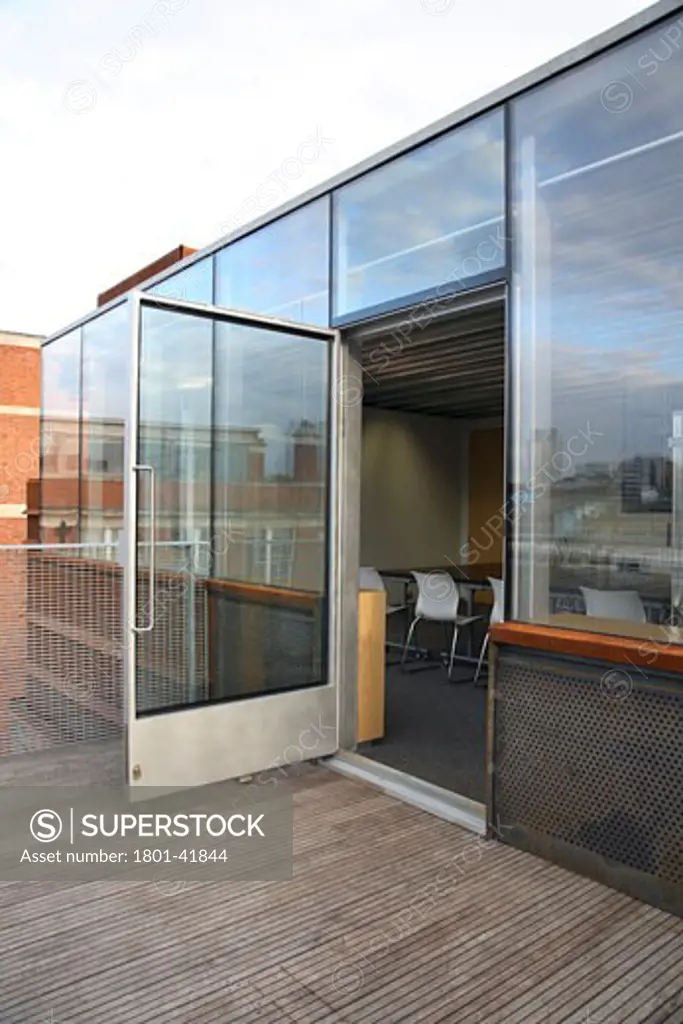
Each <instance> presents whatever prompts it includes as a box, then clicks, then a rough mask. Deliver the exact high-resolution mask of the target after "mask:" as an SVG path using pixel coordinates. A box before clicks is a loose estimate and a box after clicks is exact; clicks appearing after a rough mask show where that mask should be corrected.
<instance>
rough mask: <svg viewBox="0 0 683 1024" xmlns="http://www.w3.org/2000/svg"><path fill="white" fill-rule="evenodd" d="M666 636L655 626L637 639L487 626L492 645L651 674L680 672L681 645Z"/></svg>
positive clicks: (532, 626) (522, 624) (509, 625)
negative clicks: (617, 666) (632, 668)
mask: <svg viewBox="0 0 683 1024" xmlns="http://www.w3.org/2000/svg"><path fill="white" fill-rule="evenodd" d="M616 625H617V624H616V623H615V627H616ZM666 635H667V634H666V632H665V627H663V626H657V625H655V624H651V625H649V626H648V625H645V626H644V627H643V635H642V636H639V637H630V636H609V635H607V634H606V633H592V632H589V631H587V630H578V629H560V628H558V627H555V626H543V625H537V624H534V623H525V622H501V623H498V624H497V625H493V626H491V640H492V641H493V642H494V643H496V644H503V645H508V646H514V647H526V648H528V649H530V650H535V651H550V652H552V653H553V654H566V655H568V656H569V657H573V658H589V659H591V660H595V661H607V662H615V663H617V664H620V665H625V664H630V665H633V666H634V667H642V668H643V669H647V668H650V669H652V670H653V671H661V672H683V644H680V643H675V642H671V641H667V640H666V639H665V637H666Z"/></svg>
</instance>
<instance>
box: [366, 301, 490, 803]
mask: <svg viewBox="0 0 683 1024" xmlns="http://www.w3.org/2000/svg"><path fill="white" fill-rule="evenodd" d="M505 320H506V306H505V291H504V287H503V286H499V287H496V288H493V289H485V290H484V289H482V290H480V291H477V292H473V293H470V294H469V295H467V296H461V297H460V298H459V299H458V300H456V301H454V302H453V303H452V304H451V306H450V307H449V308H448V309H445V308H444V309H443V311H441V312H440V313H439V315H431V316H428V317H423V318H422V320H420V319H418V318H416V317H407V316H406V314H405V313H404V314H403V316H401V317H397V318H393V319H392V320H391V321H388V320H386V321H384V322H380V321H375V322H374V323H372V324H368V325H365V327H364V328H363V329H362V330H361V331H359V332H358V333H357V341H358V342H359V343H360V344H361V345H362V360H363V370H364V382H363V383H364V394H363V410H362V411H363V427H362V467H361V528H360V566H359V570H360V571H359V694H358V701H359V705H358V707H359V718H358V748H357V750H358V753H359V754H362V755H364V756H365V757H367V758H369V759H371V760H373V761H376V762H379V763H380V764H382V765H384V766H388V767H389V768H393V769H397V770H399V771H401V772H404V773H406V774H407V775H409V776H412V777H414V778H417V779H419V780H421V781H423V782H427V783H431V784H433V785H436V786H438V787H440V788H442V789H444V790H447V791H450V792H451V793H455V794H458V795H459V796H462V797H466V798H468V799H470V800H473V801H476V802H478V803H484V802H485V796H486V695H487V680H488V672H487V663H486V660H485V648H484V654H483V655H482V648H483V645H484V643H485V640H486V636H487V632H488V628H489V624H490V620H491V617H492V613H493V616H494V618H495V616H496V614H498V615H500V616H501V617H502V607H501V605H502V600H501V599H502V593H503V582H502V581H503V578H504V569H503V566H504V537H503V517H502V515H501V509H502V508H503V506H504V504H505V474H504V465H505V456H504V452H505V443H504V411H505V410H504V405H505ZM378 578H379V581H381V582H377V581H378ZM373 579H374V581H375V583H374V584H373V582H372V581H373ZM499 581H500V582H499ZM497 598H498V603H496V599H497ZM377 602H379V605H380V608H379V610H378V605H377ZM494 606H495V608H494ZM454 616H457V617H456V618H455V619H454ZM454 634H455V636H456V641H455V645H453V637H454ZM408 639H409V641H410V642H409V643H407V641H408ZM451 655H453V661H452V665H451ZM479 662H481V665H480V669H479V672H478V674H477V667H478V663H479ZM475 676H476V677H477V678H476V679H475Z"/></svg>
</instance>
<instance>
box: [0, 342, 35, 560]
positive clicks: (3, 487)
mask: <svg viewBox="0 0 683 1024" xmlns="http://www.w3.org/2000/svg"><path fill="white" fill-rule="evenodd" d="M40 342H41V339H40V337H38V336H37V335H33V334H16V333H14V332H13V331H1V332H0V543H1V544H20V543H22V542H23V541H25V540H27V537H28V535H27V486H28V482H29V480H31V479H35V478H37V477H38V476H39V473H40Z"/></svg>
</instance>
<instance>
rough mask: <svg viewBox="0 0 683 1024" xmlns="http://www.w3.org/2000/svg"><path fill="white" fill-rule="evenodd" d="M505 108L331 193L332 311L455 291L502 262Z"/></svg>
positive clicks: (343, 312)
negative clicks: (436, 291) (432, 291)
mask: <svg viewBox="0 0 683 1024" xmlns="http://www.w3.org/2000/svg"><path fill="white" fill-rule="evenodd" d="M504 201H505V200H504V135H503V114H502V111H497V112H496V113H494V114H491V115H487V116H486V117H482V118H479V119H478V120H476V121H474V122H471V123H470V124H467V125H465V126H464V127H461V128H457V129H455V130H454V131H452V132H449V133H448V134H447V135H444V136H442V137H441V138H439V139H437V140H436V141H434V142H429V143H426V144H425V145H422V146H419V147H418V148H417V149H414V150H412V151H411V152H410V153H408V154H406V155H405V156H400V157H397V158H396V159H395V160H392V161H391V162H390V163H388V164H386V165H385V166H383V167H379V168H377V170H375V171H372V172H370V173H369V174H365V175H363V177H362V178H360V179H358V180H357V181H354V182H351V183H350V184H349V185H346V186H345V187H344V188H342V189H340V190H339V191H338V192H337V193H336V194H335V197H334V239H335V252H334V282H335V284H334V313H335V316H337V317H343V316H346V315H348V314H349V313H352V312H354V311H356V310H361V309H367V308H370V307H373V306H377V305H380V304H383V303H387V302H392V303H394V304H395V305H399V303H398V301H397V300H399V299H401V298H405V297H406V296H410V295H415V294H417V293H419V292H421V291H425V290H427V289H434V288H437V287H438V286H443V288H444V291H445V290H446V289H449V290H455V289H457V288H461V287H463V286H467V285H469V284H471V282H472V281H473V280H476V278H478V277H481V275H482V274H487V273H490V272H491V271H495V270H497V269H498V268H500V267H502V266H503V264H504V261H505V237H504V228H503V211H504Z"/></svg>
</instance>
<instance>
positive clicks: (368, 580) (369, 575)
mask: <svg viewBox="0 0 683 1024" xmlns="http://www.w3.org/2000/svg"><path fill="white" fill-rule="evenodd" d="M358 588H359V590H384V591H385V592H387V588H386V586H385V585H384V580H383V579H382V577H381V576H380V574H379V573H378V572H377V570H376V569H373V567H372V566H371V565H361V567H360V577H359V580H358ZM387 597H388V593H387ZM405 609H406V605H404V604H387V615H394V614H395V613H396V612H402V611H405Z"/></svg>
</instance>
